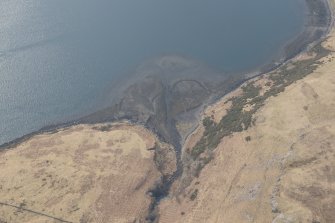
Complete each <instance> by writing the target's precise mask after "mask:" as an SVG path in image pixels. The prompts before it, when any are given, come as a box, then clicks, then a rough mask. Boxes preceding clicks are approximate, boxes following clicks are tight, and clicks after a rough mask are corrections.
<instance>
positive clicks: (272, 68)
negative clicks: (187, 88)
mask: <svg viewBox="0 0 335 223" xmlns="http://www.w3.org/2000/svg"><path fill="white" fill-rule="evenodd" d="M304 1H305V4H306V6H307V8H308V7H309V5H308V0H304ZM322 2H324V3H325V6H326V8H327V11H328V13H327V15H326V16H327V19H328V23H327V30H326V31H325V32H324V33H323V35H322V36H320V37H319V38H317V39H316V40H310V39H311V38H310V37H308V38H306V39H308V41H311V42H309V43H307V44H305V45H304V46H303V47H300V48H299V50H298V52H296V53H291V54H292V56H287V55H289V54H290V53H286V52H285V49H286V48H288V47H289V46H290V45H292V44H294V42H295V41H297V40H299V39H301V38H302V37H303V36H304V34H305V31H303V32H302V33H300V34H299V35H298V36H297V37H295V38H293V40H292V41H290V42H288V43H287V44H286V45H284V46H283V50H284V52H285V53H284V55H285V56H284V58H285V59H283V60H284V61H283V62H279V63H278V62H276V63H274V64H273V63H270V64H266V65H264V66H262V67H263V68H261V71H260V72H259V73H256V75H252V76H250V77H248V76H247V73H246V75H245V77H246V78H245V79H243V80H242V83H241V84H238V86H237V87H234V88H233V89H231V90H229V91H228V92H227V93H226V94H224V95H222V96H221V97H219V98H215V99H213V100H210V101H209V102H208V103H205V104H204V105H203V106H202V109H200V110H201V112H200V114H199V115H198V116H197V120H198V124H199V122H200V120H201V118H202V115H203V113H204V111H205V109H206V107H208V106H210V105H213V104H215V103H216V102H218V101H220V100H221V99H222V98H224V97H225V96H226V95H228V94H229V93H231V92H233V91H235V90H236V89H238V88H240V87H241V85H243V84H244V83H246V82H248V81H250V80H251V79H254V78H257V77H260V76H262V75H265V74H268V73H270V72H273V71H275V70H277V69H279V68H280V67H282V66H284V65H285V64H287V63H289V62H291V61H292V60H294V59H295V58H297V57H299V56H300V55H302V54H304V53H306V52H308V50H310V49H311V48H312V47H313V46H315V45H317V44H318V43H321V42H323V41H324V40H325V39H326V38H327V37H328V35H329V33H330V32H331V31H332V30H333V28H334V10H333V7H332V2H331V1H330V0H324V1H322ZM307 19H309V17H308V18H307ZM304 29H306V28H304ZM293 52H294V51H293ZM78 120H80V119H76V120H72V121H69V122H65V123H60V124H55V125H48V126H45V127H43V128H41V129H39V130H36V131H33V132H31V133H28V134H25V135H23V136H21V137H18V138H16V139H14V140H11V141H9V142H6V143H3V144H1V145H0V150H6V149H11V148H13V147H15V146H17V145H19V144H21V143H23V142H25V141H27V140H29V139H30V138H32V137H34V136H35V135H39V134H45V133H49V134H52V133H55V132H58V131H61V130H63V129H66V128H69V127H71V126H75V125H80V124H90V123H85V122H83V121H78ZM109 122H127V123H131V124H136V125H141V126H143V127H145V128H148V127H147V126H146V125H144V124H141V123H137V122H132V121H131V120H129V119H111V120H110V121H108V122H97V124H98V123H109ZM197 126H198V125H196V126H195V128H194V129H193V131H190V133H189V134H187V136H186V137H185V138H184V140H183V141H182V142H181V143H182V145H183V144H184V143H185V142H186V141H187V139H188V137H189V136H190V135H192V133H193V132H194V130H195V129H197ZM150 131H152V132H153V133H154V134H156V135H157V136H158V137H159V138H160V136H159V134H158V133H157V132H155V131H154V130H152V129H150Z"/></svg>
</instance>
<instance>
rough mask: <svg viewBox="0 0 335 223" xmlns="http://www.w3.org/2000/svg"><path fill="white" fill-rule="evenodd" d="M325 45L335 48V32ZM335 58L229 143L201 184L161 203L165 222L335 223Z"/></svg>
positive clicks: (259, 114) (278, 99) (274, 101)
mask: <svg viewBox="0 0 335 223" xmlns="http://www.w3.org/2000/svg"><path fill="white" fill-rule="evenodd" d="M324 46H326V47H329V48H331V49H335V37H334V34H332V35H331V38H329V39H328V40H327V41H326V42H325V43H324ZM334 57H335V53H331V54H330V55H329V56H328V57H327V58H324V59H322V61H323V62H324V63H323V64H322V65H321V66H320V67H319V68H318V69H317V70H316V71H315V72H314V73H313V74H311V75H309V76H307V77H306V78H304V79H303V80H300V81H297V82H296V83H294V84H292V85H290V86H289V87H287V89H286V90H285V91H284V92H282V93H280V94H279V95H278V96H276V97H271V98H270V99H269V100H267V101H266V104H265V105H264V107H262V108H261V109H260V110H259V111H258V112H257V113H256V114H255V118H256V120H257V121H256V123H255V126H253V127H251V128H250V129H248V130H247V131H244V132H241V133H235V134H233V135H232V136H229V137H226V138H224V139H223V140H222V142H221V143H220V145H219V146H218V148H217V149H216V150H215V155H214V159H213V160H212V161H211V162H210V163H209V164H208V165H207V166H206V167H205V168H204V169H203V170H202V172H201V174H200V176H199V178H195V179H194V180H193V182H192V183H191V185H190V186H189V187H188V188H186V190H185V191H184V193H182V194H180V195H179V196H178V197H171V198H170V199H166V200H164V201H163V202H162V203H161V205H160V208H161V209H160V210H161V211H160V212H161V221H160V222H163V223H169V222H183V223H184V222H215V223H219V222H224V223H229V222H232V223H235V222H264V223H268V222H273V223H280V222H313V221H314V222H335V219H334V218H335V215H334V213H335V127H334V126H335V90H334V89H335V75H334V71H335V61H334ZM300 59H306V58H305V57H302V58H300ZM263 80H264V79H263ZM256 83H266V81H263V82H262V80H257V81H256ZM223 100H226V98H225V99H223ZM223 105H225V103H224V102H223V101H221V102H219V103H218V104H216V105H214V106H212V107H211V108H210V109H211V111H210V113H209V114H212V113H214V114H224V113H222V110H223V109H224V106H223ZM215 109H218V112H217V113H216V112H215ZM219 118H220V117H215V119H219ZM248 136H250V138H251V140H250V141H246V140H245V139H246V137H248ZM192 143H193V144H194V142H192V138H190V141H189V145H192ZM186 148H187V147H185V149H186ZM179 183H180V182H179ZM176 184H178V183H176ZM174 188H178V186H177V185H175V186H174ZM195 190H198V193H197V197H196V198H195V199H194V200H193V201H192V199H190V195H192V193H193V192H194V191H195Z"/></svg>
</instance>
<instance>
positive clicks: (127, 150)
mask: <svg viewBox="0 0 335 223" xmlns="http://www.w3.org/2000/svg"><path fill="white" fill-rule="evenodd" d="M96 127H99V125H96V126H90V125H79V126H73V127H71V128H68V129H64V130H61V131H59V132H58V133H55V134H42V135H37V136H34V137H33V138H32V139H30V140H28V141H26V142H24V143H22V144H20V145H18V146H17V147H16V148H13V149H11V150H7V151H2V152H0V169H1V172H0V202H3V203H7V204H11V205H16V206H21V207H23V208H25V209H29V210H33V211H36V212H40V213H43V214H46V215H50V216H53V217H57V218H60V219H64V220H67V221H70V222H104V223H105V222H132V221H134V220H135V219H141V218H144V217H145V216H146V214H147V209H148V207H149V205H150V202H151V198H150V197H149V195H147V194H146V192H147V191H148V189H149V188H150V187H152V186H153V185H154V184H155V181H156V180H158V179H159V177H160V173H159V172H158V171H157V169H156V166H155V163H154V161H153V156H154V151H149V150H148V149H149V148H153V147H154V144H155V141H156V138H155V136H154V135H152V134H151V133H150V132H149V131H147V130H145V129H144V128H142V127H138V126H131V125H128V124H122V125H113V127H112V128H111V129H110V130H108V131H99V130H97V129H96ZM0 221H5V222H9V223H22V222H32V223H38V222H59V221H56V220H53V219H52V218H48V217H46V216H42V215H38V214H34V213H31V212H29V211H25V210H22V209H17V208H13V207H9V206H4V205H0Z"/></svg>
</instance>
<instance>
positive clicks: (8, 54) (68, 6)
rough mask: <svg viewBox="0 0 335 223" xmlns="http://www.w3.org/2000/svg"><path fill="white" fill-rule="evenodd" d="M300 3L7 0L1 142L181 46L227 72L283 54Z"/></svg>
mask: <svg viewBox="0 0 335 223" xmlns="http://www.w3.org/2000/svg"><path fill="white" fill-rule="evenodd" d="M304 7H305V6H304V3H303V2H302V0H280V1H278V0H253V1H250V0H206V1H203V0H183V1H181V0H169V1H163V0H141V1H137V0H108V1H107V0H98V1H89V0H80V1H79V0H71V1H69V0H1V1H0V144H2V143H4V142H7V141H10V140H13V139H15V138H17V137H19V136H22V135H24V134H27V133H29V132H31V131H34V130H37V129H39V128H41V127H43V126H45V125H49V124H53V123H58V122H63V121H66V120H70V119H73V118H76V117H79V116H81V115H83V114H87V113H89V112H92V111H94V110H97V109H98V108H99V107H101V106H103V104H102V101H104V100H105V98H104V92H105V91H106V89H108V87H109V86H111V85H112V84H113V83H114V84H115V82H117V79H118V77H120V76H121V75H122V74H124V73H125V72H127V71H128V70H129V69H131V68H133V67H134V66H136V65H137V64H139V63H141V62H142V61H145V60H147V59H149V58H152V57H155V56H158V55H161V54H166V53H174V54H175V53H177V54H183V55H187V56H190V57H193V58H196V59H199V60H202V61H204V62H205V63H207V64H208V65H209V66H211V67H213V68H215V69H218V70H222V71H225V72H228V73H238V72H242V71H245V70H254V69H256V68H257V67H259V66H260V65H263V64H264V63H266V62H269V61H270V60H272V59H275V58H277V56H278V54H279V52H280V50H281V49H282V46H283V45H284V44H285V43H287V42H288V41H289V40H290V39H292V38H293V37H294V36H296V35H297V34H298V33H299V32H301V31H302V29H303V25H304V18H305V13H304Z"/></svg>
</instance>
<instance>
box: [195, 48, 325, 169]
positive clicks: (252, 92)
mask: <svg viewBox="0 0 335 223" xmlns="http://www.w3.org/2000/svg"><path fill="white" fill-rule="evenodd" d="M330 52H331V51H330V50H328V49H325V48H324V47H323V46H322V45H321V44H318V45H316V46H315V47H314V48H313V49H312V50H311V53H313V54H315V55H316V56H315V57H314V58H312V59H308V60H303V61H297V62H293V63H292V67H291V68H290V69H288V66H287V65H285V66H283V67H282V68H280V69H279V71H278V72H276V73H272V74H270V75H269V80H271V82H272V83H271V86H270V89H269V90H267V91H266V92H265V93H264V94H263V95H260V90H261V88H260V87H258V86H255V82H254V81H251V82H249V83H248V84H247V85H246V86H243V87H242V90H243V93H242V94H241V95H240V96H237V97H233V98H231V99H230V101H231V102H232V106H231V107H230V109H229V110H228V111H227V114H226V115H225V116H224V117H222V119H221V121H220V122H219V123H215V122H214V121H213V120H212V119H211V118H210V117H206V118H205V119H204V120H203V123H202V124H203V126H204V127H205V131H204V133H203V135H202V137H201V139H200V140H199V141H198V142H197V144H196V145H195V146H194V147H193V148H192V149H191V151H190V155H191V157H192V158H193V160H194V161H198V162H197V164H196V165H197V168H196V172H197V175H198V174H199V172H200V171H201V169H202V168H203V167H204V166H205V165H206V164H207V163H208V162H209V161H208V160H207V159H206V155H203V156H201V157H200V155H201V154H203V153H205V152H207V151H208V152H210V151H212V150H214V149H215V148H216V147H217V146H218V145H219V143H220V142H221V139H222V138H223V137H226V136H229V135H231V134H233V133H235V132H242V131H244V130H246V129H248V128H249V127H250V126H251V125H252V124H253V118H252V117H253V114H254V113H255V112H256V111H257V110H258V109H259V108H260V107H262V106H263V104H264V102H265V100H266V99H268V98H269V97H271V96H276V95H278V94H279V93H280V92H283V91H284V90H285V88H286V87H287V86H289V85H290V84H292V83H294V82H296V81H297V80H300V79H302V78H304V77H306V76H307V75H308V74H311V73H313V72H314V71H315V69H316V68H317V67H318V66H319V65H320V64H321V63H320V62H319V60H320V59H321V58H323V57H325V56H327V55H328V54H329V53H330ZM269 85H270V82H268V83H267V86H269ZM246 106H248V108H249V109H248V110H246V109H244V108H245V107H246ZM247 141H250V140H247Z"/></svg>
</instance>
